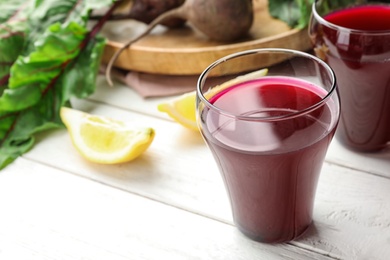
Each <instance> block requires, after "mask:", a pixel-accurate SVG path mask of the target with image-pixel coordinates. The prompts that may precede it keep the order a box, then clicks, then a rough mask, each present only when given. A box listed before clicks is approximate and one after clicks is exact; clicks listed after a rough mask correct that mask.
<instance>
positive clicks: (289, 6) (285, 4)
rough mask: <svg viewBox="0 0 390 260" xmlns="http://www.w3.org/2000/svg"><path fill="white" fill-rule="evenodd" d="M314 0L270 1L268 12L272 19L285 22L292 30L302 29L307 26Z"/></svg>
mask: <svg viewBox="0 0 390 260" xmlns="http://www.w3.org/2000/svg"><path fill="white" fill-rule="evenodd" d="M314 2H315V0H271V1H269V4H268V6H269V12H270V14H271V16H272V17H274V18H277V19H280V20H282V21H284V22H286V23H287V24H288V25H289V26H290V27H292V28H299V29H301V28H304V27H306V26H307V25H308V23H309V19H310V14H311V6H312V4H313V3H314Z"/></svg>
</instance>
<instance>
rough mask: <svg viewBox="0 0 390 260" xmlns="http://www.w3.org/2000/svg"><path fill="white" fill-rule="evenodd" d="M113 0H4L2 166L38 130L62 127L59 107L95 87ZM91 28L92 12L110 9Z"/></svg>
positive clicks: (0, 26)
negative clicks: (102, 31) (90, 16)
mask: <svg viewBox="0 0 390 260" xmlns="http://www.w3.org/2000/svg"><path fill="white" fill-rule="evenodd" d="M114 2H115V1H114V0H61V1H57V0H30V1H28V0H0V10H2V11H1V12H0V169H2V168H4V167H5V166H7V165H8V164H10V163H11V162H12V161H14V160H15V159H16V158H17V157H18V156H20V155H22V154H24V153H25V152H26V151H28V150H29V149H30V148H31V147H32V146H33V144H34V142H35V140H34V134H35V133H37V132H40V131H43V130H47V129H52V128H56V127H61V126H63V124H62V122H61V119H60V118H59V109H60V108H61V106H64V105H65V106H69V105H70V103H69V102H70V98H72V97H77V98H85V97H87V96H88V95H90V94H91V93H93V91H94V90H95V83H96V76H97V73H98V68H99V65H100V59H101V56H102V53H103V48H104V46H105V38H103V37H101V36H99V35H98V32H99V30H100V28H101V27H102V25H103V23H104V22H105V20H107V19H108V17H109V16H110V13H111V12H112V10H113V9H114V8H115V4H114V5H113V3H114ZM110 6H111V9H109V10H108V11H107V14H106V16H104V17H103V18H102V19H101V20H100V21H98V22H97V23H96V25H95V26H94V27H93V28H91V29H89V28H88V24H87V22H88V18H89V15H90V13H91V11H92V10H94V9H100V8H106V7H110Z"/></svg>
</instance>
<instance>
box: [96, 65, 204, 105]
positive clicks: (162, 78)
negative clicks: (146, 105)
mask: <svg viewBox="0 0 390 260" xmlns="http://www.w3.org/2000/svg"><path fill="white" fill-rule="evenodd" d="M101 72H104V68H102V69H101ZM103 74H104V73H103ZM111 75H112V77H113V79H116V80H118V81H120V82H122V83H124V84H125V85H127V86H129V87H131V88H133V89H134V90H135V91H137V92H138V94H140V95H141V96H142V97H143V98H151V97H163V96H173V95H178V94H183V93H186V92H190V91H193V90H195V88H196V83H197V81H198V76H169V75H157V74H148V73H141V72H136V71H123V70H119V69H116V68H113V69H112V74H111Z"/></svg>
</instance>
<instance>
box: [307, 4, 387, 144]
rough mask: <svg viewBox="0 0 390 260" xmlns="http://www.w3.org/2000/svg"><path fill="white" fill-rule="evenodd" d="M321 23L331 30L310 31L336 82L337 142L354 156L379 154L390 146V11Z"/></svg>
mask: <svg viewBox="0 0 390 260" xmlns="http://www.w3.org/2000/svg"><path fill="white" fill-rule="evenodd" d="M323 18H324V19H325V20H326V21H327V22H329V23H330V24H329V23H322V22H319V23H318V24H317V25H316V28H315V29H314V30H313V29H312V30H313V31H315V35H314V37H313V43H314V45H315V48H316V50H317V52H318V50H320V52H322V53H323V54H325V57H323V58H324V59H325V60H326V62H327V63H328V64H329V65H330V66H331V67H332V68H333V70H334V71H335V74H336V77H337V82H338V86H339V91H340V99H341V104H342V113H341V119H340V127H339V128H338V131H337V134H336V136H337V139H338V140H340V141H341V142H342V143H343V144H344V145H346V146H347V147H349V148H352V149H354V150H358V151H377V150H380V149H382V148H384V147H385V146H386V145H387V143H388V142H389V141H390V130H389V129H390V5H364V6H358V7H352V8H347V9H344V10H341V11H336V12H333V13H330V14H327V15H325V16H324V17H323ZM332 24H333V25H332ZM324 46H326V48H324ZM317 54H318V53H317Z"/></svg>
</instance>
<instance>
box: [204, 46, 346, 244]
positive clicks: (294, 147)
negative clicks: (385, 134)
mask: <svg viewBox="0 0 390 260" xmlns="http://www.w3.org/2000/svg"><path fill="white" fill-rule="evenodd" d="M336 88H337V87H336V80H335V75H334V73H333V71H332V69H331V68H330V67H329V66H328V65H327V64H326V63H325V62H323V61H322V60H320V59H318V58H316V57H314V56H312V55H309V54H307V53H303V52H299V51H294V50H286V49H256V50H248V51H244V52H240V53H235V54H232V55H230V56H227V57H224V58H222V59H220V60H218V61H216V62H214V63H213V64H211V65H210V66H209V67H208V68H207V69H206V70H205V71H204V72H203V73H202V74H201V76H200V78H199V81H198V86H197V101H196V103H197V121H198V125H199V128H200V130H201V133H202V136H203V138H204V140H205V142H206V143H207V145H208V147H209V148H210V150H211V152H212V154H213V156H214V158H215V161H216V163H217V165H218V167H219V170H220V173H221V176H222V178H223V181H224V184H225V187H226V191H227V194H228V196H229V199H230V203H231V208H232V213H233V219H234V222H235V225H236V226H237V227H238V229H239V230H240V231H241V232H242V233H244V234H245V235H247V236H248V237H250V238H252V239H254V240H257V241H260V242H266V243H274V242H285V241H289V240H293V239H295V238H297V237H298V236H300V235H301V234H302V233H303V232H304V231H305V230H306V229H307V227H308V226H309V225H310V224H311V222H312V213H313V205H314V198H315V193H316V187H317V183H318V179H319V175H320V172H321V168H322V165H323V161H324V158H325V155H326V152H327V149H328V146H329V143H330V142H331V140H332V138H333V135H334V133H335V129H336V126H337V124H338V121H339V116H340V103H339V98H338V93H337V91H336Z"/></svg>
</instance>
